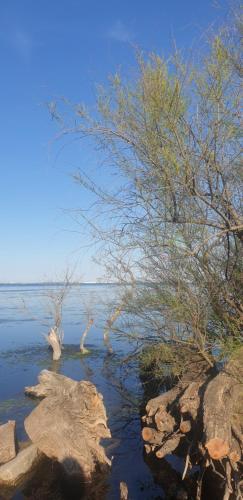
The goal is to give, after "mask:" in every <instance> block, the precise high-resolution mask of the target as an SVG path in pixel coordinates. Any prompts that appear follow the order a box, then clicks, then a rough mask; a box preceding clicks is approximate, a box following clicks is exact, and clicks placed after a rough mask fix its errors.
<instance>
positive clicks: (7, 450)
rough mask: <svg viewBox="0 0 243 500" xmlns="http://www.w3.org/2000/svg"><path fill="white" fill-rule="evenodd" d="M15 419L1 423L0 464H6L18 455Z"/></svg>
mask: <svg viewBox="0 0 243 500" xmlns="http://www.w3.org/2000/svg"><path fill="white" fill-rule="evenodd" d="M15 427H16V424H15V421H14V420H9V421H8V422H7V423H6V424H3V425H0V464H6V463H7V462H9V461H10V460H12V459H13V458H14V457H16V438H15Z"/></svg>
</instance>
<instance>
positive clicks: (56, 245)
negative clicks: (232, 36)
mask: <svg viewBox="0 0 243 500" xmlns="http://www.w3.org/2000/svg"><path fill="white" fill-rule="evenodd" d="M226 8H227V2H226V0H225V1H224V0H221V1H220V2H216V1H215V0H203V1H202V0H198V1H196V0H150V1H148V0H130V1H127V0H123V1H116V0H102V1H99V0H89V1H88V0H35V1H34V0H21V1H20V0H8V1H5V2H4V1H1V2H0V60H1V80H0V81H1V92H0V100H1V108H0V110H1V113H0V127H1V134H0V138H1V147H0V169H1V196H0V228H1V246H0V282H9V281H11V282H16V281H25V282H27V281H43V280H49V279H56V278H61V277H62V274H63V272H64V271H65V268H66V267H67V266H69V267H73V266H74V265H76V269H77V276H78V277H79V278H81V279H83V280H85V281H93V280H95V279H96V278H97V277H98V276H100V275H101V274H102V270H101V269H98V267H97V266H95V265H94V264H93V263H92V260H91V254H92V253H93V252H92V251H91V250H90V249H87V248H86V249H85V248H83V247H84V245H85V244H86V243H87V241H86V238H85V236H84V235H83V234H82V232H80V230H79V227H78V226H76V225H75V223H74V222H73V221H72V219H71V218H70V216H69V210H71V209H76V208H78V207H82V205H83V204H84V203H87V202H88V194H87V193H86V194H84V193H83V192H82V191H81V189H80V188H79V187H78V186H77V185H75V184H74V183H73V181H72V179H71V177H70V175H69V173H70V172H72V171H74V170H75V168H76V167H78V166H82V168H90V165H94V163H95V155H94V153H93V151H92V150H91V148H89V147H88V146H86V148H85V149H81V148H79V147H78V146H77V145H75V146H73V144H71V143H70V144H67V145H66V147H65V149H64V150H61V149H60V148H59V149H58V147H57V146H56V143H55V141H53V140H54V137H55V134H56V132H57V128H56V125H55V123H53V121H52V120H51V118H50V115H49V114H48V111H47V107H46V103H47V102H49V101H52V100H53V99H56V98H58V97H62V96H65V97H66V98H68V99H70V100H71V101H73V102H78V101H82V102H84V103H86V104H87V105H88V106H93V105H94V102H95V85H96V84H97V83H99V82H101V83H104V82H105V81H106V78H107V75H109V74H110V73H112V72H115V70H116V69H117V68H118V67H120V68H122V70H123V72H126V71H129V69H130V68H131V67H132V65H133V64H134V53H133V48H132V46H133V45H134V44H135V45H138V46H139V47H141V48H142V49H144V50H145V51H152V50H155V51H158V52H160V53H166V54H168V53H169V51H170V48H171V45H172V43H171V42H172V38H174V39H175V40H176V43H177V46H178V47H180V48H182V49H185V50H187V49H190V48H192V47H193V46H194V45H195V44H196V43H198V40H200V37H201V35H202V33H203V32H204V31H205V29H206V28H207V27H208V26H209V25H211V24H212V23H213V22H215V21H216V22H220V19H224V17H225V14H226Z"/></svg>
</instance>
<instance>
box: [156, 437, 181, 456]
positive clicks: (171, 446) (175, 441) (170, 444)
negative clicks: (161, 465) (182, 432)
mask: <svg viewBox="0 0 243 500" xmlns="http://www.w3.org/2000/svg"><path fill="white" fill-rule="evenodd" d="M180 440H181V436H179V435H175V436H173V437H172V438H171V439H168V440H167V441H166V442H165V443H164V444H163V445H162V446H161V448H159V450H157V451H156V453H155V454H156V457H157V458H164V457H166V455H169V454H170V453H172V452H173V451H175V450H176V448H177V446H178V445H179V442H180Z"/></svg>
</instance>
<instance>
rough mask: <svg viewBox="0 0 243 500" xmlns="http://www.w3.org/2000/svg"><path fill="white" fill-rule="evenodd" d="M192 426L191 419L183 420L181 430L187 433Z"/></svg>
mask: <svg viewBox="0 0 243 500" xmlns="http://www.w3.org/2000/svg"><path fill="white" fill-rule="evenodd" d="M191 428H192V423H191V421H190V420H182V422H181V423H180V431H181V432H182V433H183V434H187V433H188V432H190V431H191Z"/></svg>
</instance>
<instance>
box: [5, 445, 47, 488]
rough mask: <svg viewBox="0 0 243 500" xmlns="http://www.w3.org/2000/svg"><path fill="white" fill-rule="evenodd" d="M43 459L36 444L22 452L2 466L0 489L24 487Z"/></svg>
mask: <svg viewBox="0 0 243 500" xmlns="http://www.w3.org/2000/svg"><path fill="white" fill-rule="evenodd" d="M42 458H43V455H42V453H41V452H40V451H39V450H38V449H37V447H36V446H35V445H34V444H31V445H30V446H28V447H27V448H25V449H24V450H22V451H20V452H19V453H18V455H17V456H16V457H15V458H14V459H13V460H11V461H10V462H8V463H6V464H4V465H1V466H0V487H2V488H4V487H14V488H16V487H20V486H22V485H23V484H24V483H25V481H27V480H28V479H29V478H30V476H31V475H32V474H33V473H34V472H35V470H36V467H37V465H39V462H40V460H41V459H42ZM0 489H1V488H0Z"/></svg>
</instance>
